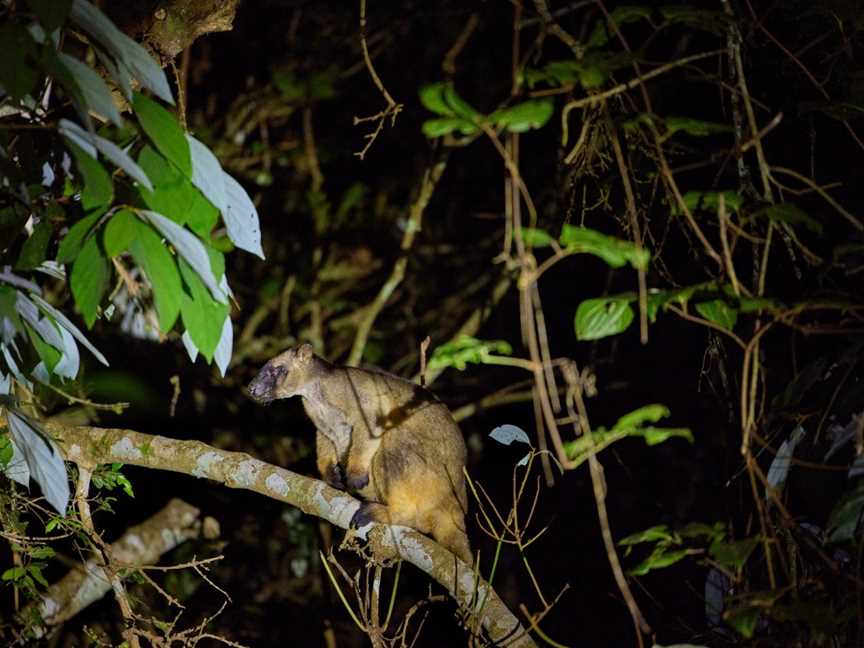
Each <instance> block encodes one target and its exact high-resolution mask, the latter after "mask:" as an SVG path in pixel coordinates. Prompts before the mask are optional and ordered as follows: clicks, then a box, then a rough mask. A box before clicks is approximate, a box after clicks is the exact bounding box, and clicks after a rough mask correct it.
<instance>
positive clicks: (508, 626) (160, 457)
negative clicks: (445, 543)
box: [46, 424, 535, 648]
mask: <svg viewBox="0 0 864 648" xmlns="http://www.w3.org/2000/svg"><path fill="white" fill-rule="evenodd" d="M46 427H47V429H48V430H49V431H50V433H51V434H52V436H53V437H54V438H55V440H56V441H57V443H58V444H59V446H60V448H61V450H62V451H63V453H64V454H65V456H66V459H67V461H72V462H81V463H84V464H85V465H89V464H92V463H94V462H95V463H112V462H122V463H127V464H131V465H134V466H143V467H145V468H154V469H157V470H170V471H172V472H178V473H184V474H187V475H192V476H194V477H203V478H206V479H211V480H213V481H217V482H220V483H222V484H224V485H225V486H228V487H229V488H243V489H245V490H251V491H254V492H256V493H260V494H261V495H264V496H266V497H270V498H273V499H276V500H279V501H282V502H285V503H286V504H290V505H292V506H295V507H297V508H299V509H300V510H301V511H303V512H304V513H309V514H311V515H315V516H317V517H320V518H323V519H325V520H327V521H328V522H330V523H331V524H334V525H336V526H338V527H341V528H343V529H347V528H348V526H349V522H350V521H351V517H352V516H353V515H354V513H355V512H356V510H357V509H358V508H359V506H360V502H359V501H357V500H356V499H354V498H353V497H351V496H350V495H348V494H346V493H344V492H342V491H339V490H336V489H335V488H331V487H330V486H328V485H327V484H325V483H324V482H322V481H319V480H317V479H312V478H310V477H304V476H302V475H298V474H296V473H293V472H291V471H289V470H285V469H284V468H279V467H278V466H274V465H272V464H268V463H265V462H263V461H260V460H258V459H255V458H254V457H251V456H250V455H248V454H246V453H241V452H229V451H227V450H220V449H218V448H214V447H212V446H209V445H207V444H205V443H201V442H200V441H179V440H177V439H169V438H167V437H163V436H157V435H150V434H144V433H141V432H135V431H133V430H123V429H109V428H94V427H65V426H62V425H59V424H48V425H47V426H46ZM368 539H369V541H370V544H371V546H372V548H373V550H374V551H375V552H376V554H380V555H384V556H392V557H394V558H399V559H401V560H405V561H407V562H410V563H411V564H413V565H415V566H416V567H418V568H419V569H421V570H422V571H424V572H426V573H427V574H428V575H429V576H430V577H432V578H433V579H434V580H436V581H437V582H438V583H440V584H441V585H442V586H443V587H445V588H446V589H447V591H448V592H449V593H450V595H451V596H452V597H453V598H454V599H456V600H457V601H458V602H459V604H460V605H462V606H465V607H466V608H468V607H471V605H472V601H484V600H485V601H486V603H485V605H484V606H483V609H482V612H481V614H482V619H481V621H482V624H483V627H484V628H485V629H486V631H487V633H488V634H489V637H490V638H491V639H492V640H493V641H494V642H495V643H496V644H499V643H502V642H506V645H507V646H511V647H513V648H521V647H527V646H534V645H535V644H534V641H533V640H532V639H531V638H530V637H529V636H528V635H527V633H525V632H524V629H523V628H522V626H521V624H520V623H519V621H518V619H517V618H516V617H515V616H514V615H513V613H512V612H511V611H510V610H509V609H508V608H507V606H506V605H504V603H503V602H502V601H501V599H500V598H499V597H498V595H497V594H496V593H495V591H494V590H493V589H492V588H491V587H490V586H489V585H488V584H487V583H486V582H485V581H484V580H482V579H481V578H478V577H475V574H474V572H473V571H472V570H471V568H470V566H468V565H466V564H465V563H463V562H461V561H460V560H458V559H457V558H456V557H455V556H454V555H453V554H451V553H450V552H449V551H447V550H446V549H444V548H443V547H441V546H440V545H438V544H437V543H435V542H434V541H432V540H431V539H429V538H427V537H426V536H424V535H422V534H421V533H418V532H417V531H415V530H413V529H409V528H407V527H400V526H383V525H373V526H371V530H369V531H368ZM508 637H512V639H508Z"/></svg>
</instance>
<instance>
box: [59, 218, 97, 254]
mask: <svg viewBox="0 0 864 648" xmlns="http://www.w3.org/2000/svg"><path fill="white" fill-rule="evenodd" d="M104 213H105V209H104V208H103V209H97V210H96V211H94V212H93V213H92V214H89V215H87V216H85V217H84V218H82V219H81V220H79V221H78V222H77V223H75V224H74V225H73V226H72V227H70V228H69V231H68V232H67V233H66V236H64V237H63V240H62V241H60V247H59V249H58V250H57V263H69V262H71V261H74V260H75V257H77V256H78V253H79V252H80V251H81V246H82V245H84V240H85V239H86V238H87V235H88V234H89V233H90V230H91V229H93V226H94V225H95V224H96V221H98V220H99V218H100V217H101V216H102V214H104Z"/></svg>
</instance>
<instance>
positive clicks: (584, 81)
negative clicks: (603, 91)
mask: <svg viewBox="0 0 864 648" xmlns="http://www.w3.org/2000/svg"><path fill="white" fill-rule="evenodd" d="M608 78H609V74H608V72H607V71H606V70H605V69H604V68H603V67H602V66H600V65H584V66H583V67H582V69H581V70H579V84H580V85H581V86H582V87H583V88H584V89H585V90H595V89H596V88H599V87H600V86H602V85H603V84H604V83H606V79H608Z"/></svg>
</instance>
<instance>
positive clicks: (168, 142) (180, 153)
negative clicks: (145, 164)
mask: <svg viewBox="0 0 864 648" xmlns="http://www.w3.org/2000/svg"><path fill="white" fill-rule="evenodd" d="M132 107H133V108H134V110H135V115H136V116H137V117H138V121H139V122H140V123H141V128H143V129H144V132H145V133H147V137H149V138H150V141H152V142H153V143H154V144H155V145H156V148H157V149H158V150H159V152H160V153H161V154H162V155H164V156H165V157H166V158H168V159H169V160H170V161H171V162H173V163H174V164H175V165H176V166H177V168H178V169H180V171H181V172H182V173H183V175H184V176H186V177H187V178H191V177H192V156H191V154H190V153H189V143H188V142H187V141H186V136H185V135H184V134H183V129H182V128H180V124H178V123H177V120H176V119H175V118H174V115H172V114H171V113H170V112H168V111H167V110H165V109H164V108H163V107H162V106H160V105H159V104H158V103H156V102H155V101H153V100H152V99H150V98H149V97H147V96H145V95H143V94H141V93H140V92H136V93H135V96H134V98H133V100H132Z"/></svg>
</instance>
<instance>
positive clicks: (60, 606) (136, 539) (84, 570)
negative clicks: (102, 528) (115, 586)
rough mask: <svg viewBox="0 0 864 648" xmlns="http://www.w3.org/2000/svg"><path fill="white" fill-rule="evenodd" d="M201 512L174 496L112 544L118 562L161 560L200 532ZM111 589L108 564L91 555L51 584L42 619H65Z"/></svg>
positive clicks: (53, 621) (56, 621) (54, 622)
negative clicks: (103, 563) (107, 572)
mask: <svg viewBox="0 0 864 648" xmlns="http://www.w3.org/2000/svg"><path fill="white" fill-rule="evenodd" d="M198 515H199V511H198V509H197V508H195V507H194V506H192V505H190V504H187V503H186V502H184V501H183V500H179V499H172V500H171V501H170V502H168V504H166V505H165V507H164V508H163V509H162V510H161V511H159V512H158V513H156V514H155V515H153V516H152V517H150V518H149V519H147V520H145V521H144V522H142V523H141V524H138V525H136V526H133V527H130V528H129V529H128V530H127V531H126V533H124V534H123V536H122V537H121V538H120V539H119V540H117V541H116V542H114V543H113V544H112V545H111V558H112V560H113V561H115V566H117V565H124V566H125V565H135V566H146V565H151V564H154V563H156V562H158V560H159V558H160V557H161V556H162V555H163V554H165V553H167V552H169V551H171V550H172V549H174V548H175V547H176V546H177V545H179V544H181V543H183V542H185V541H186V540H188V539H189V538H190V537H192V536H193V535H197V533H198V532H197V530H196V529H195V528H194V525H195V522H196V521H197V520H198ZM110 590H111V581H110V579H109V577H108V575H107V574H106V573H105V568H104V567H103V566H102V565H100V564H99V563H98V562H97V560H96V559H95V558H91V559H90V560H88V561H87V562H85V563H84V564H83V566H82V567H81V568H78V569H74V570H72V571H70V572H69V573H68V574H66V576H64V577H63V578H61V579H60V580H59V581H57V582H56V583H54V584H53V585H51V587H49V588H48V590H47V591H46V592H45V594H44V595H43V596H42V604H41V606H40V613H41V616H42V619H43V620H44V621H45V624H46V625H57V624H60V623H63V622H64V621H67V620H68V619H71V618H72V617H74V616H75V615H76V614H78V613H79V612H80V611H81V610H83V609H84V608H85V607H87V606H88V605H90V604H91V603H95V602H96V601H98V600H99V599H101V598H102V597H103V596H105V594H107V593H108V592H109V591H110ZM44 631H45V629H44V628H43V630H42V632H44Z"/></svg>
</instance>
